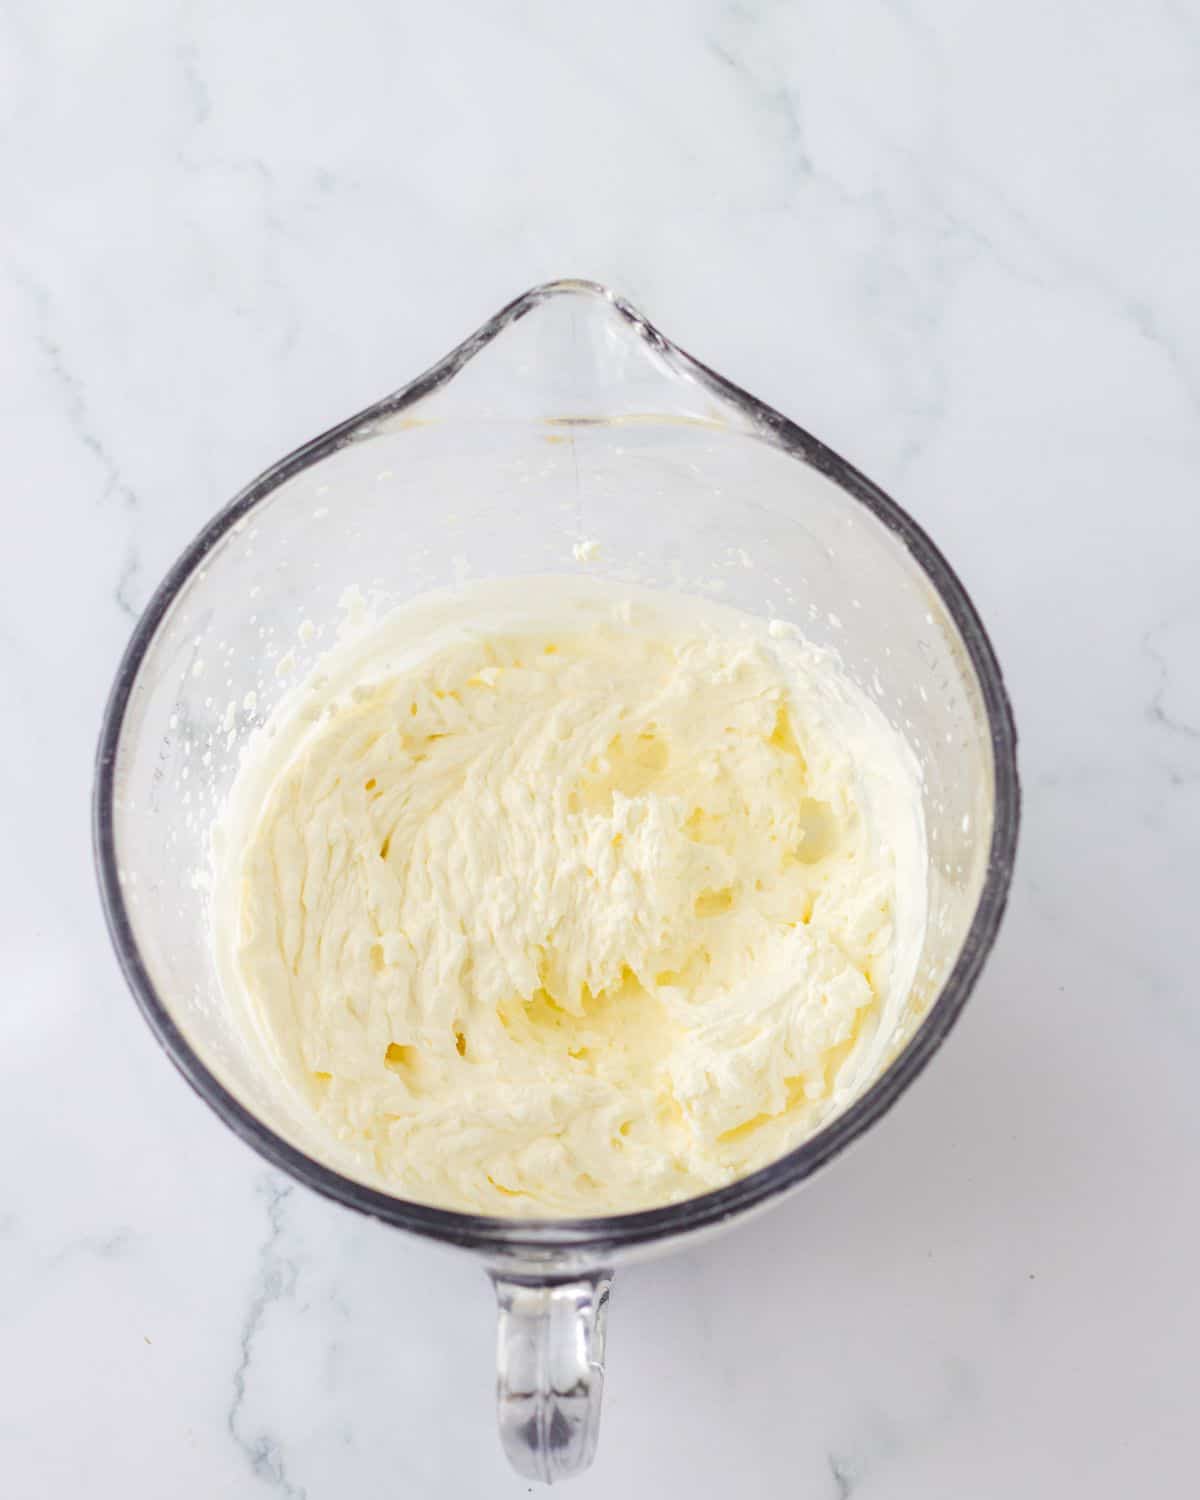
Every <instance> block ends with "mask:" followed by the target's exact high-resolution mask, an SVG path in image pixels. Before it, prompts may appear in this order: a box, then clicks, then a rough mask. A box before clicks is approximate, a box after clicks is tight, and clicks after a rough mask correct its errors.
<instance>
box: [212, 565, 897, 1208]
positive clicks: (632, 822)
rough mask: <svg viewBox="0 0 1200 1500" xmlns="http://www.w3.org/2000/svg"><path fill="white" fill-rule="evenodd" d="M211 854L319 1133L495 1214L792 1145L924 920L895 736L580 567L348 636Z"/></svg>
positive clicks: (232, 961) (255, 997) (629, 1200)
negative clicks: (576, 573)
mask: <svg viewBox="0 0 1200 1500" xmlns="http://www.w3.org/2000/svg"><path fill="white" fill-rule="evenodd" d="M220 851H221V852H219V854H218V860H217V874H218V881H219V887H218V893H219V895H220V893H221V892H222V891H223V892H224V893H225V897H226V899H225V902H224V907H223V908H222V906H221V904H220V902H219V903H218V923H217V942H218V945H219V947H221V948H222V949H223V950H224V951H223V953H222V954H221V958H222V966H223V969H224V971H225V973H226V975H227V976H228V982H229V983H232V984H236V985H237V986H239V987H240V989H241V991H242V994H243V997H244V999H245V1001H246V1002H247V1004H248V1006H249V1007H250V1009H251V1011H252V1013H253V1014H254V1016H255V1017H256V1019H257V1022H258V1024H259V1028H260V1032H261V1035H262V1036H263V1037H264V1038H265V1039H266V1043H267V1046H268V1047H269V1049H270V1050H271V1051H272V1052H273V1054H274V1056H275V1060H276V1062H277V1063H278V1064H279V1065H280V1067H281V1068H282V1071H283V1074H284V1076H285V1077H286V1079H287V1081H288V1084H289V1086H290V1087H291V1088H293V1089H294V1090H296V1091H298V1092H299V1094H300V1095H302V1096H303V1098H304V1100H306V1101H307V1104H308V1106H310V1107H311V1109H312V1110H313V1111H315V1112H316V1114H317V1116H319V1119H320V1122H321V1125H322V1127H323V1130H324V1131H325V1132H326V1133H327V1135H328V1137H329V1139H330V1142H331V1144H332V1143H336V1144H335V1145H334V1146H333V1149H334V1153H335V1155H336V1156H337V1158H338V1159H339V1160H340V1161H341V1162H342V1163H343V1165H344V1166H345V1167H346V1169H347V1170H349V1171H351V1172H353V1173H355V1174H356V1175H359V1176H361V1177H365V1178H367V1179H368V1180H372V1181H375V1182H377V1183H382V1184H383V1185H386V1187H387V1188H388V1189H389V1190H391V1191H393V1192H395V1193H397V1194H399V1195H400V1196H403V1197H409V1198H414V1199H418V1200H421V1201H425V1202H430V1203H436V1204H441V1205H444V1206H447V1207H452V1208H459V1209H466V1210H473V1211H477V1212H485V1213H495V1214H517V1215H531V1214H537V1215H587V1214H600V1213H607V1212H620V1211H625V1210H632V1209H637V1208H643V1207H647V1206H651V1205H655V1204H661V1203H664V1202H668V1201H672V1200H675V1199H679V1198H682V1197H686V1196H690V1195H692V1194H695V1193H698V1192H702V1191H704V1190H705V1189H708V1188H711V1187H713V1186H716V1185H718V1184H722V1183H726V1182H728V1181H730V1180H731V1179H732V1178H735V1177H737V1176H740V1175H742V1174H744V1173H745V1172H747V1171H750V1170H752V1169H754V1168H755V1167H758V1166H761V1165H763V1164H764V1163H765V1162H767V1161H769V1160H771V1159H772V1158H774V1157H776V1156H777V1155H779V1154H780V1153H781V1152H783V1151H785V1150H787V1149H788V1148H790V1147H791V1146H793V1145H795V1144H796V1143H797V1142H798V1141H800V1140H801V1139H802V1138H803V1137H804V1136H806V1135H807V1134H809V1133H811V1132H812V1131H813V1130H814V1129H815V1128H816V1127H817V1126H818V1125H819V1124H820V1123H821V1122H822V1121H823V1120H825V1119H826V1118H828V1116H829V1115H830V1113H831V1112H832V1111H833V1110H835V1109H837V1108H839V1107H840V1106H842V1105H843V1104H844V1103H845V1102H846V1101H847V1100H848V1099H849V1098H850V1097H852V1096H853V1095H854V1093H856V1092H857V1091H858V1090H860V1089H861V1088H862V1087H863V1086H864V1085H865V1084H866V1083H867V1082H869V1081H870V1079H871V1077H873V1076H874V1074H875V1073H876V1072H877V1071H878V1068H879V1066H880V1064H881V1061H882V1059H883V1057H884V1056H885V1054H886V1051H887V1047H888V1043H889V1040H890V1038H891V1036H892V1033H893V1031H894V1028H895V1025H896V1022H897V1020H898V1019H899V1016H900V1013H901V1011H902V1008H903V1004H904V1001H905V999H906V996H907V991H908V986H909V984H910V982H911V978H912V973H913V970H914V967H915V964H916V959H917V955H918V952H919V949H920V945H921V939H922V934H923V926H924V899H925V898H924V891H925V849H924V837H923V831H922V822H921V813H920V787H919V782H918V775H917V769H916V765H915V762H914V759H913V757H912V755H911V752H910V751H909V750H908V747H907V746H906V744H905V743H904V741H903V740H902V739H901V738H900V737H899V736H898V735H897V734H896V732H895V731H894V730H892V729H891V728H890V727H889V725H888V724H887V722H886V720H885V719H884V718H883V716H882V714H881V713H880V712H879V711H878V710H877V709H876V708H875V707H874V705H873V704H871V703H870V702H869V701H868V699H867V698H866V697H865V696H864V695H863V694H862V693H861V692H859V691H858V689H856V688H855V687H854V686H853V685H852V684H851V682H850V681H849V680H848V678H847V677H846V676H845V675H844V674H843V673H842V671H841V670H840V669H839V667H838V665H837V663H836V662H835V661H834V660H833V659H832V658H831V657H830V656H829V655H827V654H824V653H822V652H820V651H818V650H816V649H815V648H813V647H812V646H809V645H806V644H804V643H803V642H801V641H800V640H798V639H796V638H795V632H794V631H792V630H791V629H790V627H782V626H778V625H775V626H772V627H771V629H770V630H768V629H767V628H766V626H765V625H764V624H763V622H760V621H756V620H753V619H751V618H750V617H749V616H746V615H742V614H740V613H738V612H736V611H733V610H728V609H718V608H716V607H714V606H706V605H703V604H701V603H699V602H695V601H693V602H691V603H689V602H686V601H679V600H673V599H672V598H670V597H668V596H665V595H654V594H650V593H648V592H646V591H631V590H630V589H628V588H624V587H621V588H618V587H617V586H616V585H612V584H602V583H599V582H596V581H587V582H586V584H585V582H584V581H582V580H576V581H570V580H564V581H549V580H546V581H543V582H542V583H541V584H540V585H537V586H534V587H531V585H530V583H529V582H528V581H524V582H520V583H512V584H508V585H492V586H490V587H485V588H479V589H475V590H470V589H468V590H465V591H463V592H462V593H460V594H459V595H457V596H455V597H454V598H452V599H445V600H442V601H432V602H430V603H429V604H427V605H424V606H418V607H416V608H413V607H409V608H407V609H404V610H400V611H397V612H396V613H395V614H393V615H392V616H390V617H388V618H386V619H385V620H384V621H383V622H382V623H381V624H379V625H377V626H375V627H373V628H369V629H367V630H365V631H364V632H361V633H360V634H359V636H358V637H357V638H356V639H355V640H354V641H352V642H350V643H348V644H346V645H343V646H342V647H340V648H339V649H338V650H337V651H336V652H334V653H332V654H331V656H330V658H329V660H328V661H327V662H326V663H323V664H322V667H321V675H320V676H319V677H316V678H314V679H313V680H312V681H310V683H309V684H307V685H306V687H305V688H303V689H302V690H300V691H299V692H298V693H296V694H294V695H293V696H292V698H291V699H290V700H289V702H288V703H287V704H285V705H283V706H281V708H280V709H279V710H277V712H276V714H275V715H274V716H273V718H272V719H271V721H270V722H269V723H268V725H267V726H266V729H265V731H263V732H262V733H261V734H260V739H259V742H258V743H257V744H255V745H254V746H252V747H251V750H250V752H249V754H248V755H247V758H246V762H245V764H244V766H243V768H242V770H241V772H240V773H239V778H238V784H237V786H235V789H234V793H233V795H232V797H231V802H230V810H229V814H228V816H227V818H226V819H225V822H224V825H223V828H222V838H221V845H220ZM222 910H223V911H224V916H222V915H221V913H222Z"/></svg>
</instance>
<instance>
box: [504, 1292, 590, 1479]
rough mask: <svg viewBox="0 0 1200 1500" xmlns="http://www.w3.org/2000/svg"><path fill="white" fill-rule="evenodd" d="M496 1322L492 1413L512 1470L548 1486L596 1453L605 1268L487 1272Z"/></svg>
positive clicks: (577, 1471)
mask: <svg viewBox="0 0 1200 1500" xmlns="http://www.w3.org/2000/svg"><path fill="white" fill-rule="evenodd" d="M492 1281H493V1283H494V1285H495V1288H496V1303H497V1306H498V1308H499V1312H500V1326H499V1329H498V1337H497V1341H496V1414H497V1418H498V1420H499V1424H500V1441H501V1443H503V1445H504V1451H505V1453H506V1454H507V1455H508V1460H509V1462H510V1463H511V1464H512V1466H513V1468H514V1469H516V1471H517V1473H518V1474H521V1475H523V1476H524V1477H525V1478H526V1479H537V1480H540V1481H541V1482H542V1483H543V1484H552V1483H553V1482H554V1481H555V1480H556V1479H566V1478H568V1477H569V1476H570V1475H572V1474H580V1473H582V1472H583V1470H584V1469H586V1468H587V1467H588V1465H589V1464H590V1463H591V1461H592V1457H593V1455H594V1454H595V1452H596V1436H597V1434H598V1432H599V1429H600V1400H601V1397H602V1396H603V1394H604V1333H605V1325H606V1322H607V1318H608V1295H609V1291H610V1289H611V1287H612V1273H611V1272H610V1271H594V1272H590V1273H589V1274H587V1275H585V1276H581V1277H579V1278H577V1279H575V1280H569V1281H566V1280H552V1281H551V1280H538V1279H535V1278H533V1277H519V1276H502V1275H500V1274H498V1273H496V1272H493V1273H492Z"/></svg>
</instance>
